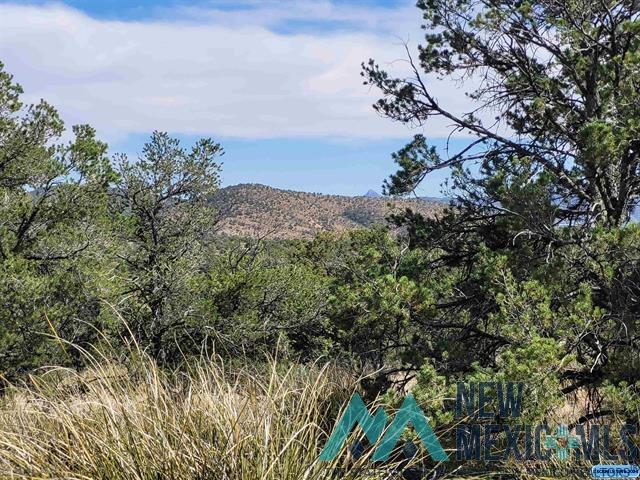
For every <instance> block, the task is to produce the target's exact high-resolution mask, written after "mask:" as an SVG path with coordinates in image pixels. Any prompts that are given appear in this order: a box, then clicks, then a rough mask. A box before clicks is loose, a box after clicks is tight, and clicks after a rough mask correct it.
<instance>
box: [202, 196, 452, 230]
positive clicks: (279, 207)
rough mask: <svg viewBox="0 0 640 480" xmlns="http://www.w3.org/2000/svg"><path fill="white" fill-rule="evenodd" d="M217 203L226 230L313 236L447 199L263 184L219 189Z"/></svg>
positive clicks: (426, 210) (429, 209)
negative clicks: (344, 193) (346, 193)
mask: <svg viewBox="0 0 640 480" xmlns="http://www.w3.org/2000/svg"><path fill="white" fill-rule="evenodd" d="M212 203H213V205H214V206H215V207H216V208H217V209H218V211H219V212H220V221H219V231H220V232H221V233H224V234H227V235H240V236H262V235H268V236H270V237H273V238H311V237H313V236H314V235H315V234H317V233H319V232H327V231H332V232H342V231H346V230H353V229H357V228H366V227H370V226H372V225H374V224H379V223H384V222H385V217H386V216H387V215H388V214H389V213H392V212H393V211H398V210H400V209H404V208H407V207H410V208H412V209H413V210H416V211H419V212H421V213H422V214H424V215H426V216H433V215H435V214H436V213H438V212H439V211H441V210H442V208H443V204H442V203H438V202H430V201H424V200H418V199H415V200H391V199H388V198H382V197H380V198H377V197H372V196H362V197H348V196H340V195H323V194H317V193H306V192H294V191H290V190H280V189H278V188H273V187H268V186H265V185H259V184H240V185H234V186H230V187H226V188H223V189H220V190H219V191H218V192H216V194H215V195H214V196H213V198H212ZM390 204H391V205H390Z"/></svg>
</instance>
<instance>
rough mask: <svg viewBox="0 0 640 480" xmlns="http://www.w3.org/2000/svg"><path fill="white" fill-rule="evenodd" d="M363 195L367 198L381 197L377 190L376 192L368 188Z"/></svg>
mask: <svg viewBox="0 0 640 480" xmlns="http://www.w3.org/2000/svg"><path fill="white" fill-rule="evenodd" d="M363 196H364V197H367V198H380V197H382V195H380V194H379V193H378V192H376V191H375V190H369V191H368V192H367V193H365V194H364V195H363Z"/></svg>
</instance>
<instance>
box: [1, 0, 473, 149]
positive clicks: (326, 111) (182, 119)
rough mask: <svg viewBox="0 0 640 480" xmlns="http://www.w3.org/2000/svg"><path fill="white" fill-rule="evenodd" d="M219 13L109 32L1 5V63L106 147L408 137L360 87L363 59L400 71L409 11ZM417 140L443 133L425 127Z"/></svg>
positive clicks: (48, 11)
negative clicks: (204, 139)
mask: <svg viewBox="0 0 640 480" xmlns="http://www.w3.org/2000/svg"><path fill="white" fill-rule="evenodd" d="M220 5H223V4H221V3H220V2H218V4H217V7H216V8H208V7H206V6H200V7H198V8H179V9H174V10H166V9H165V10H162V9H160V10H158V12H157V15H156V16H155V17H154V18H152V19H148V20H144V21H118V20H106V19H97V18H92V17H90V16H88V15H86V14H84V13H81V12H79V11H77V10H74V9H71V8H69V7H67V6H64V5H61V4H47V5H40V6H38V5H30V6H24V5H16V4H0V60H1V61H3V62H4V63H5V68H6V69H7V70H8V71H10V72H11V73H13V74H14V75H15V78H16V80H17V81H18V82H19V83H21V84H22V85H23V86H24V88H25V91H26V97H27V99H29V100H30V101H37V100H38V99H40V98H44V99H46V100H47V101H49V102H50V103H52V104H53V105H55V106H56V107H57V108H58V109H59V110H60V111H61V113H62V115H63V118H64V119H65V121H66V122H67V123H68V124H74V123H90V124H92V125H94V126H96V127H97V128H98V130H99V132H100V134H101V135H103V136H104V137H105V138H107V139H108V140H112V139H117V138H124V137H126V136H127V135H130V134H136V133H146V132H149V131H151V130H154V129H160V130H166V131H169V132H172V133H181V134H189V135H212V136H225V137H238V138H278V137H340V138H406V137H408V136H409V135H411V134H412V133H415V132H414V131H411V130H409V129H408V128H407V127H405V126H403V125H399V124H394V123H392V122H390V121H389V120H387V119H383V118H380V117H379V116H378V115H377V114H376V113H375V112H374V111H373V109H372V108H371V104H372V103H373V102H374V101H375V100H376V99H377V92H376V91H375V90H369V88H368V87H366V86H364V85H362V79H361V77H360V64H361V62H362V61H365V60H367V59H369V58H371V57H372V58H375V59H376V60H377V61H378V62H379V63H380V64H381V65H387V64H388V66H389V68H390V69H391V70H392V71H394V72H397V73H402V72H404V71H405V70H406V68H407V66H406V64H405V63H404V62H403V61H401V60H400V59H402V58H403V56H404V55H403V52H404V47H403V46H402V44H401V38H402V39H405V40H406V39H407V38H409V40H410V43H411V44H413V46H414V47H415V45H416V44H417V43H418V41H419V35H420V34H419V28H418V27H419V25H420V15H419V12H418V11H417V10H416V9H415V8H413V7H410V6H409V5H408V6H407V7H406V8H404V7H402V8H396V9H388V8H387V9H385V8H377V9H376V8H373V9H371V8H369V9H367V8H364V7H357V6H342V7H339V6H336V5H334V4H331V3H327V2H304V1H303V2H286V3H283V2H273V1H267V2H253V1H245V2H243V3H237V2H234V3H233V4H229V6H228V8H221V7H220ZM231 5H233V6H231ZM223 6H224V5H223ZM434 86H435V91H436V92H437V95H436V96H437V97H438V98H439V99H440V100H441V101H442V102H443V103H446V104H447V105H453V106H454V110H457V111H462V110H464V109H465V108H468V107H469V105H468V100H467V99H466V98H465V97H464V95H462V93H461V92H459V91H458V90H457V88H456V85H453V84H452V83H438V84H437V85H434ZM424 133H426V134H427V135H429V136H431V137H442V136H446V135H447V134H448V133H449V128H448V127H447V125H446V123H444V122H440V123H438V122H433V123H431V124H430V125H429V126H428V127H427V128H425V129H424Z"/></svg>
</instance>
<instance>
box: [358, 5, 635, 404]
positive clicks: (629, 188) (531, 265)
mask: <svg viewBox="0 0 640 480" xmlns="http://www.w3.org/2000/svg"><path fill="white" fill-rule="evenodd" d="M418 7H419V8H420V9H421V10H422V13H423V18H424V21H425V29H426V31H427V33H426V35H425V42H424V44H423V45H421V46H420V47H419V49H418V56H417V57H415V58H414V56H412V55H411V54H410V52H409V49H407V52H408V55H409V58H408V61H409V65H410V67H411V69H412V76H411V77H409V78H394V77H392V76H390V75H389V74H388V73H387V72H385V71H383V70H382V69H380V68H379V66H378V65H377V64H376V63H375V62H374V61H373V60H371V61H369V63H367V64H364V65H363V75H364V77H365V83H368V84H371V85H374V86H376V87H377V88H379V89H380V90H381V92H382V95H383V96H382V98H381V99H380V100H379V101H378V102H377V103H376V105H375V108H376V109H377V110H378V111H379V112H381V113H382V114H383V115H386V116H387V117H389V118H391V119H393V120H396V121H400V122H404V123H409V124H417V125H422V124H423V123H427V124H428V122H429V121H430V119H432V118H434V117H440V118H443V119H446V120H447V121H448V122H450V123H451V124H452V125H453V127H452V128H453V133H456V132H457V133H463V134H466V135H470V136H471V140H470V141H469V142H468V144H467V145H466V146H465V147H464V148H462V149H461V150H459V151H457V152H453V153H452V154H450V155H449V156H448V158H442V157H441V156H440V155H439V154H438V153H437V151H436V150H435V148H433V147H432V146H430V145H429V143H428V140H427V139H426V138H425V137H424V136H423V135H417V136H416V137H415V138H414V139H413V141H412V142H411V143H409V144H408V145H407V146H406V147H405V148H403V149H402V150H400V151H399V152H397V153H396V154H395V155H394V158H395V160H396V162H397V163H398V165H399V170H398V172H397V173H395V174H394V175H392V176H391V177H390V179H389V180H388V181H387V182H386V183H385V189H386V192H387V193H389V194H391V195H404V194H407V193H409V192H411V191H413V190H414V189H415V188H416V187H417V186H418V185H419V184H420V183H421V182H422V181H423V180H424V179H425V178H427V176H428V175H429V173H431V172H433V171H434V170H437V169H442V168H451V169H452V171H453V175H452V188H453V191H454V192H455V194H456V201H455V205H454V206H452V207H451V208H450V210H449V212H448V214H447V215H445V216H443V217H441V218H439V219H436V220H431V221H429V220H425V219H423V218H421V217H420V215H417V214H415V213H413V212H406V213H405V214H404V215H401V216H397V217H395V221H396V222H398V223H399V224H402V225H405V226H406V227H407V228H408V231H409V233H410V235H411V245H412V248H421V249H426V250H428V251H429V252H431V253H432V254H435V257H434V258H433V261H432V262H431V263H430V265H429V268H430V270H431V272H432V275H433V276H438V275H440V276H446V278H457V279H456V281H455V282H454V283H453V284H452V286H451V287H452V288H451V289H450V290H449V291H448V292H447V293H445V294H444V295H442V296H441V297H440V298H438V299H437V300H435V301H434V302H433V309H432V310H431V311H430V313H429V314H422V315H414V316H413V319H412V321H415V322H420V323H421V324H423V325H424V326H425V335H426V336H430V338H433V339H434V340H435V339H438V338H440V339H442V338H446V339H449V340H450V341H454V342H455V343H457V344H458V345H459V346H460V347H459V350H460V351H462V352H464V356H465V357H466V358H461V357H460V356H459V355H450V353H451V352H446V353H447V354H448V355H447V356H444V355H441V356H440V357H439V360H440V361H442V363H441V364H439V367H440V368H444V369H447V368H448V369H450V371H454V372H465V371H466V372H469V371H470V370H471V368H472V367H471V365H472V364H473V362H477V363H476V364H477V365H483V366H486V367H490V368H505V367H504V365H506V363H507V362H506V360H505V359H506V358H515V357H516V356H517V355H516V352H519V351H521V350H522V348H524V347H525V346H526V345H536V344H545V345H548V342H547V343H545V342H546V340H545V341H544V342H541V341H540V340H539V339H540V338H544V339H548V340H552V342H551V343H553V344H554V345H555V346H560V347H561V353H562V354H561V355H560V356H559V357H558V358H560V359H564V360H563V362H561V363H560V364H559V365H558V369H557V370H554V372H547V373H548V374H549V375H557V376H558V378H559V379H560V381H561V384H562V390H563V392H565V393H570V392H575V391H576V390H577V389H580V388H584V387H590V388H595V387H597V386H598V385H599V384H600V383H601V382H602V381H603V380H604V379H608V380H611V381H613V382H614V383H615V382H618V383H619V382H625V383H628V384H631V385H633V384H635V383H636V382H638V381H639V380H640V378H639V377H638V373H637V372H638V371H639V370H638V368H637V362H638V360H639V358H640V357H639V351H640V349H639V345H638V338H639V337H638V327H639V322H638V320H639V317H638V315H639V313H640V303H639V302H638V300H637V299H638V298H640V297H638V295H639V294H640V290H639V288H638V283H637V278H638V273H640V262H639V259H638V257H637V255H636V254H635V247H633V246H632V245H635V244H636V242H637V238H638V237H637V236H638V230H637V228H635V227H626V226H625V225H626V224H627V222H628V221H629V218H630V216H631V214H632V212H633V210H634V208H635V207H636V205H637V203H638V198H639V195H640V168H639V167H640V163H639V162H640V157H639V155H640V121H639V120H638V119H639V118H640V96H639V95H640V83H639V81H638V78H640V77H639V75H638V74H639V73H640V35H639V32H640V10H639V5H638V3H637V2H635V1H615V2H612V1H607V0H603V1H596V2H587V1H584V0H574V1H554V0H551V1H511V0H496V1H493V0H480V1H475V0H420V1H419V2H418ZM435 78H455V79H458V80H462V81H463V82H466V83H467V84H472V85H475V87H474V89H473V90H472V92H471V93H470V94H469V96H470V100H471V101H473V103H474V109H473V110H472V111H470V112H468V113H466V114H458V113H455V112H453V111H451V110H450V109H448V108H447V106H446V105H442V104H441V103H440V102H439V101H438V99H437V98H436V96H435V94H434V92H433V89H432V88H431V82H432V81H433V80H434V79H435ZM488 113H493V114H494V115H495V118H494V119H492V120H489V121H487V120H486V118H485V117H486V116H487V115H488ZM473 164H475V165H477V172H474V169H473V168H470V167H471V165H473ZM452 276H453V277H452ZM436 344H437V342H436ZM554 348H555V347H554ZM440 350H441V353H442V354H444V353H445V352H444V348H440ZM622 352H624V354H622ZM621 358H625V360H624V361H622V360H621ZM453 359H456V360H455V361H454V360H453ZM458 362H459V363H458ZM624 362H626V363H627V364H626V365H624V364H623V363H624ZM629 365H634V367H631V368H630V367H629Z"/></svg>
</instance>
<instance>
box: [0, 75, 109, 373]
mask: <svg viewBox="0 0 640 480" xmlns="http://www.w3.org/2000/svg"><path fill="white" fill-rule="evenodd" d="M21 94H22V88H21V87H20V86H19V85H18V84H16V83H14V82H13V78H12V76H11V75H9V74H8V73H7V72H5V71H4V69H3V65H2V64H1V63H0V302H2V306H1V307H0V343H1V348H0V370H2V371H3V373H4V375H5V376H6V375H9V376H10V375H12V374H13V373H15V372H17V371H19V370H23V369H25V368H28V367H29V366H33V365H34V362H35V364H37V361H36V359H37V358H38V356H42V357H45V356H46V357H48V359H49V360H51V356H52V352H51V351H48V349H49V348H50V347H52V345H56V352H57V353H58V354H59V353H60V348H57V347H58V345H57V344H56V343H55V342H47V341H46V339H45V335H46V334H49V335H52V336H56V335H59V336H61V337H62V338H63V339H64V340H67V341H73V342H79V341H81V340H82V339H83V338H84V339H85V340H86V336H87V335H90V334H89V333H88V330H87V329H86V328H82V326H81V325H80V322H78V320H79V319H81V320H83V321H84V322H87V323H91V322H93V321H94V320H95V318H96V317H97V310H98V309H99V306H97V305H96V304H97V300H96V298H95V295H94V294H93V293H92V292H91V291H90V289H89V288H85V287H86V285H87V281H86V275H85V272H83V270H82V268H81V259H82V258H83V255H84V254H85V253H87V252H88V251H89V250H90V247H91V246H92V244H93V242H92V239H93V238H94V237H95V229H96V223H95V220H96V218H97V217H98V216H99V215H100V212H101V211H103V210H104V206H105V205H106V202H105V199H106V190H107V185H108V183H109V182H110V181H111V180H112V179H113V172H112V170H111V168H110V163H109V160H108V158H107V156H106V151H107V146H106V144H104V143H102V142H100V141H98V140H96V138H95V131H94V130H93V129H92V128H90V127H89V126H86V125H84V126H77V127H74V128H73V132H74V134H75V140H74V141H73V142H71V143H69V144H67V145H61V144H59V143H58V142H59V141H60V137H61V135H62V134H63V132H64V124H63V122H62V121H61V120H60V118H59V116H58V114H57V112H56V110H55V109H54V108H53V107H52V106H50V105H49V104H47V103H46V102H44V101H41V102H40V103H38V104H37V105H28V106H25V105H23V104H22V102H21V101H20V95H21ZM89 330H90V329H89ZM61 361H62V360H61Z"/></svg>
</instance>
